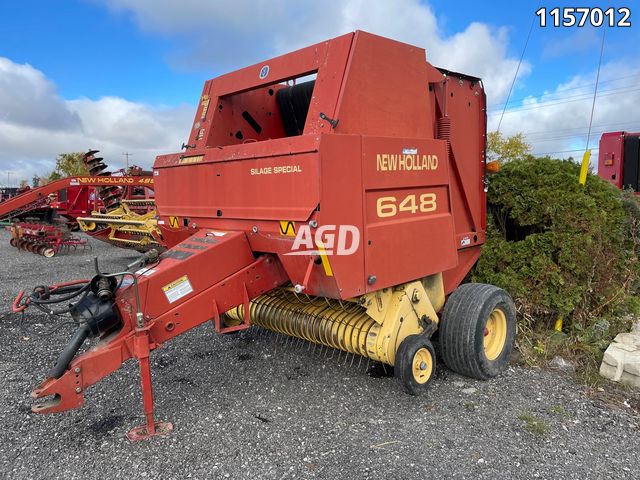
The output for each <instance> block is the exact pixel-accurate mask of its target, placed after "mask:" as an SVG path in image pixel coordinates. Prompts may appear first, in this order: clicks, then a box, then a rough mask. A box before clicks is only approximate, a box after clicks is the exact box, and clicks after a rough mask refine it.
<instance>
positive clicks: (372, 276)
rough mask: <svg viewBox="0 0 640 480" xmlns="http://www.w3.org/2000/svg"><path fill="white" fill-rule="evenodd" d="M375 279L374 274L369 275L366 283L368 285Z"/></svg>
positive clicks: (374, 281)
mask: <svg viewBox="0 0 640 480" xmlns="http://www.w3.org/2000/svg"><path fill="white" fill-rule="evenodd" d="M377 280H378V278H377V277H376V276H375V275H369V278H367V283H368V284H369V285H373V284H374V283H376V281H377Z"/></svg>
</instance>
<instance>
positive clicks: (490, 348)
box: [484, 308, 507, 360]
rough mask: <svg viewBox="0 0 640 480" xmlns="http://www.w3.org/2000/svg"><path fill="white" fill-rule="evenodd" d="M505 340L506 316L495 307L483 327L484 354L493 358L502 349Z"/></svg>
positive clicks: (498, 354) (490, 358) (489, 358)
mask: <svg viewBox="0 0 640 480" xmlns="http://www.w3.org/2000/svg"><path fill="white" fill-rule="evenodd" d="M506 340H507V316H506V315H505V314H504V312H503V311H502V310H500V309H499V308H496V309H495V310H494V311H493V312H491V314H490V315H489V318H488V319H487V323H486V325H485V327H484V354H485V355H486V357H487V359H488V360H495V359H496V358H498V357H499V356H500V354H501V353H502V350H504V344H505V342H506Z"/></svg>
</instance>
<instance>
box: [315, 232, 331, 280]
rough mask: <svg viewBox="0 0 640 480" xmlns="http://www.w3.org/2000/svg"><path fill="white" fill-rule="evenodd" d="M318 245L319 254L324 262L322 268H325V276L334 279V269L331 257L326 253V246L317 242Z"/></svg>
mask: <svg viewBox="0 0 640 480" xmlns="http://www.w3.org/2000/svg"><path fill="white" fill-rule="evenodd" d="M316 245H318V252H319V253H320V260H321V261H322V268H324V273H325V275H326V276H327V277H333V269H332V268H331V264H330V263H329V255H327V253H326V250H325V248H324V244H323V243H322V242H319V241H317V240H316Z"/></svg>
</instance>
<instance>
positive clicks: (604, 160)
mask: <svg viewBox="0 0 640 480" xmlns="http://www.w3.org/2000/svg"><path fill="white" fill-rule="evenodd" d="M598 175H599V176H600V177H602V178H604V179H605V180H606V181H608V182H609V183H611V184H613V185H615V186H616V187H618V188H629V189H631V190H633V191H634V192H635V193H636V195H640V133H630V132H607V133H604V134H603V135H602V137H601V138H600V148H599V151H598Z"/></svg>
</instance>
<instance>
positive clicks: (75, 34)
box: [0, 0, 640, 182]
mask: <svg viewBox="0 0 640 480" xmlns="http://www.w3.org/2000/svg"><path fill="white" fill-rule="evenodd" d="M583 3H588V5H589V6H602V7H606V6H610V4H609V3H607V2H599V1H592V2H583ZM545 4H546V5H548V6H549V7H554V6H562V5H571V4H572V2H555V3H546V2H540V1H511V2H508V1H493V2H477V1H474V2H470V1H469V2H467V1H458V2H451V1H450V0H430V1H419V0H396V1H391V0H377V1H376V0H369V1H364V0H344V1H337V0H327V1H325V2H317V1H310V0H298V1H296V2H293V1H290V0H271V1H269V2H260V1H256V2H248V1H245V0H236V1H231V2H230V1H226V0H219V1H217V2H214V1H204V0H202V1H197V0H183V1H181V2H178V1H169V0H155V1H153V0H67V1H65V0H61V1H55V2H54V1H44V0H36V1H31V2H3V3H2V6H0V59H4V64H0V67H1V68H0V89H5V92H4V94H3V92H2V91H1V90H0V182H1V181H2V180H1V179H2V178H3V175H2V172H3V170H7V169H9V168H11V169H13V170H15V176H16V177H18V176H21V175H22V176H26V175H30V174H31V173H32V172H35V171H41V170H43V169H47V168H50V166H51V165H52V161H53V159H54V158H55V156H56V154H57V153H60V150H63V151H64V150H83V149H86V148H89V147H95V148H100V149H102V150H103V151H106V152H108V153H109V154H110V155H111V156H112V160H111V163H115V164H119V163H120V162H121V158H120V157H121V152H122V151H123V150H127V151H132V152H134V154H135V156H136V157H134V161H135V160H136V158H137V159H139V162H138V163H142V164H144V165H145V166H148V165H150V164H151V163H152V161H153V156H154V155H155V154H157V153H162V152H164V151H170V150H176V149H177V148H176V147H178V146H179V145H180V143H181V142H182V140H183V136H184V134H186V132H187V131H188V130H189V123H190V117H191V115H192V113H193V108H194V106H195V104H196V102H197V99H198V95H199V93H200V90H201V88H202V84H203V82H204V81H205V80H206V79H207V78H211V77H213V76H216V75H218V74H220V73H224V72H226V71H228V70H232V69H234V68H237V67H241V66H244V65H246V64H250V63H253V62H255V61H259V60H261V59H264V58H269V57H270V56H273V55H276V54H280V53H284V52H286V51H287V50H290V49H294V48H299V47H302V46H304V45H306V44H309V43H313V42H315V41H320V40H323V39H325V38H330V37H332V36H335V35H337V34H340V33H344V32H345V31H349V30H352V29H354V28H363V29H366V30H369V31H373V32H374V33H379V34H382V35H386V36H391V37H394V38H398V39H400V40H404V41H408V42H410V43H414V44H418V45H420V46H424V47H426V48H427V54H428V56H429V57H430V58H433V59H434V63H435V64H439V63H442V62H444V63H445V64H446V63H447V62H448V63H449V64H446V65H444V66H447V67H449V68H451V67H453V68H457V69H458V70H464V71H465V72H466V73H469V74H473V75H479V76H483V78H484V80H485V85H486V88H487V90H488V92H489V105H490V106H491V108H490V111H489V119H490V125H491V126H493V127H495V123H496V121H497V118H499V116H500V112H501V105H502V102H504V100H505V98H506V94H507V91H508V88H509V85H510V83H511V80H512V79H513V75H514V71H515V67H516V65H517V63H518V60H519V58H520V55H521V53H522V49H523V47H524V42H525V38H526V36H527V33H528V31H529V28H530V25H531V21H532V19H533V16H534V12H535V10H537V8H539V7H540V6H544V5H545ZM623 5H624V6H628V7H630V8H631V10H632V17H631V21H632V24H633V26H632V27H631V28H626V29H621V28H609V29H607V33H606V43H605V53H604V59H603V77H602V81H603V83H602V85H601V89H602V91H603V93H604V94H605V95H604V96H603V97H602V98H598V102H597V107H596V110H597V113H596V117H595V119H594V125H596V126H597V127H598V128H597V129H594V130H596V132H595V133H597V134H598V135H597V136H599V133H600V131H604V130H606V129H607V127H611V128H610V129H617V128H626V129H630V130H633V129H634V128H633V125H634V124H635V125H637V126H636V127H635V130H640V113H638V110H639V109H637V108H635V109H634V108H632V107H631V105H630V99H638V98H639V97H640V95H638V91H637V90H640V60H639V59H638V45H640V2H638V0H635V1H627V2H626V3H624V4H622V3H621V4H620V5H617V4H616V5H615V6H623ZM601 32H602V30H601V29H595V28H582V29H580V28H552V27H547V28H540V27H539V26H537V24H536V25H535V26H534V28H533V31H532V35H531V40H530V42H529V45H528V47H527V50H526V52H525V57H524V62H523V65H522V67H521V71H520V77H519V78H518V81H517V83H516V86H515V89H514V92H513V94H512V100H511V102H510V103H509V105H508V107H509V108H508V110H509V113H507V114H506V115H505V117H504V120H503V126H502V129H503V130H504V132H505V133H514V132H516V131H523V132H524V133H525V134H526V135H528V137H527V138H528V139H529V141H530V143H531V144H532V148H533V149H534V151H536V153H545V152H552V151H554V152H568V151H570V150H572V149H574V148H576V149H577V148H578V147H579V146H580V145H581V144H584V142H585V139H584V133H585V131H586V130H585V129H586V125H588V118H587V117H588V111H589V110H590V101H589V100H588V98H587V97H588V94H589V92H592V90H593V82H594V81H595V69H596V66H597V62H598V54H599V47H600V39H601ZM2 65H4V66H3V67H2ZM3 74H4V75H5V79H4V81H3V77H2V75H3ZM634 85H637V87H636V88H637V90H634ZM9 91H11V92H12V93H9ZM16 98H20V99H23V100H22V101H21V102H18V101H17V100H16ZM3 99H4V100H3ZM36 100H37V101H36ZM566 100H572V101H571V102H567V101H566ZM558 102H559V103H558ZM601 104H602V107H601V108H600V106H601ZM21 108H23V109H24V110H27V109H29V111H30V112H32V113H34V114H35V115H36V116H37V115H41V116H43V115H44V114H43V113H42V112H46V116H43V117H42V118H39V119H37V121H35V125H30V124H29V121H28V119H27V112H26V111H20V109H21ZM598 110H600V112H598ZM585 112H587V113H586V114H585ZM96 116H99V117H100V118H96ZM16 119H18V120H16ZM20 119H21V120H20ZM63 124H64V125H68V128H67V129H66V130H65V129H62V128H60V125H63ZM3 127H4V128H3ZM27 129H30V131H29V132H27V131H26V130H27ZM136 132H137V133H138V134H139V135H138V136H136ZM183 132H184V134H183ZM143 137H144V138H143ZM154 137H155V138H154ZM33 138H40V139H42V141H41V142H38V144H37V145H33V144H34V141H33ZM83 139H86V142H84V141H83ZM84 143H87V144H86V145H85V144H84ZM596 144H597V142H596ZM173 145H175V147H174V146H173ZM591 145H592V146H594V143H593V142H592V143H591ZM595 146H597V145H595ZM579 148H583V146H580V147H579ZM562 155H565V154H564V153H563V154H562Z"/></svg>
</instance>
